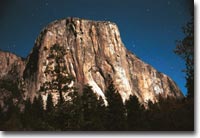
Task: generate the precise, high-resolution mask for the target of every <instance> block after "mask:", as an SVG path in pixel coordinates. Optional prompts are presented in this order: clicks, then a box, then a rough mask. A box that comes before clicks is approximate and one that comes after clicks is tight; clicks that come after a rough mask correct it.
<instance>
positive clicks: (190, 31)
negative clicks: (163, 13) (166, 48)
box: [175, 15, 194, 98]
mask: <svg viewBox="0 0 200 138" xmlns="http://www.w3.org/2000/svg"><path fill="white" fill-rule="evenodd" d="M183 32H184V34H185V35H186V36H185V38H184V39H183V40H179V41H177V46H176V49H175V53H176V54H177V55H179V56H180V57H181V58H183V59H184V60H185V65H186V69H185V70H184V71H185V73H186V88H187V91H188V95H187V96H188V98H194V15H192V19H191V21H190V22H188V23H187V24H186V26H184V27H183Z"/></svg>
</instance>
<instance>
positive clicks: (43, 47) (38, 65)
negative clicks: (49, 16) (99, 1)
mask: <svg viewBox="0 0 200 138" xmlns="http://www.w3.org/2000/svg"><path fill="white" fill-rule="evenodd" d="M56 46H57V47H56ZM54 48H57V49H59V50H60V52H62V53H64V54H63V56H62V57H60V59H59V62H60V61H62V64H63V67H65V70H66V71H65V72H62V74H63V75H66V76H69V75H71V76H73V77H74V80H73V81H72V82H70V83H69V84H68V85H69V87H72V86H75V87H77V88H78V89H80V90H81V88H82V87H83V85H84V84H88V85H90V86H91V87H92V89H93V91H94V92H95V93H97V94H98V95H100V96H102V98H103V99H106V98H105V94H104V93H105V90H106V88H107V87H108V85H109V83H110V81H112V82H113V84H114V86H115V88H116V89H117V90H118V92H119V93H120V95H121V97H122V99H123V100H124V101H125V100H126V99H128V98H129V96H130V95H136V96H137V97H138V98H139V100H140V102H141V103H145V102H147V101H148V100H151V101H157V98H158V96H159V95H161V96H163V97H168V96H169V97H174V98H182V97H183V94H182V93H181V91H180V89H179V88H178V87H177V85H176V84H175V82H174V81H173V80H172V79H171V78H169V77H168V76H166V75H165V74H163V73H160V72H158V71H157V70H156V69H154V68H153V67H152V66H151V65H149V64H147V63H145V62H143V61H142V60H140V59H139V58H138V57H137V56H136V55H134V54H132V53H131V52H129V51H128V50H127V49H126V48H125V46H124V44H123V42H122V40H121V37H120V33H119V30H118V27H117V25H116V24H114V23H112V22H109V21H92V20H85V19H79V18H67V19H62V20H56V21H54V22H52V23H50V24H49V25H47V26H46V27H45V28H44V29H43V30H42V32H41V33H40V35H39V37H38V38H37V40H36V41H35V45H34V47H33V49H32V51H31V53H30V55H29V56H28V57H27V59H26V61H23V62H22V63H21V61H20V62H19V61H18V60H19V59H18V58H17V59H16V62H19V63H20V64H19V65H20V69H23V70H21V71H20V72H23V75H21V74H20V75H18V76H21V78H23V79H22V80H23V84H24V85H23V89H24V96H25V97H29V98H33V97H34V96H35V95H37V94H38V93H39V91H41V87H42V86H43V84H44V83H46V82H50V81H52V80H53V78H54V77H55V76H54V74H53V73H52V71H53V70H56V66H55V65H56V64H58V62H56V61H58V59H56V58H55V57H53V55H56V54H57V53H55V52H56V49H54ZM53 53H54V54H53ZM0 54H1V55H2V52H1V53H0ZM1 55H0V56H1ZM50 55H52V56H51V57H50ZM9 58H11V57H8V58H7V59H5V58H1V59H0V60H1V62H0V68H2V67H4V70H5V71H7V69H5V68H8V69H10V67H9V66H4V63H5V64H7V60H8V59H9ZM61 59H62V60H61ZM59 64H60V63H59ZM22 65H23V66H24V67H21V66H22ZM47 69H49V70H50V72H49V73H48V72H47ZM5 73H6V72H5ZM5 73H4V74H5ZM2 74H3V73H2ZM2 74H1V75H0V77H1V78H2ZM4 76H5V75H4ZM1 78H0V79H1ZM42 94H43V98H44V99H45V98H46V96H47V93H42ZM52 95H53V99H54V100H55V101H56V100H57V99H58V98H59V95H58V93H56V92H52Z"/></svg>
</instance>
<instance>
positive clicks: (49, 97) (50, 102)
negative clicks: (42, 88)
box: [46, 93, 54, 113]
mask: <svg viewBox="0 0 200 138" xmlns="http://www.w3.org/2000/svg"><path fill="white" fill-rule="evenodd" d="M53 110H54V105H53V99H52V95H51V93H49V94H48V95H47V104H46V112H47V113H50V112H52V111H53Z"/></svg>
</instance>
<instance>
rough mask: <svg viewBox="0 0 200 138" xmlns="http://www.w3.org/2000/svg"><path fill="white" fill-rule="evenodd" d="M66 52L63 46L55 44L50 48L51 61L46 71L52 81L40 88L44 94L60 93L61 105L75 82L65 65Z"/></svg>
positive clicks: (48, 58) (49, 58)
mask: <svg viewBox="0 0 200 138" xmlns="http://www.w3.org/2000/svg"><path fill="white" fill-rule="evenodd" d="M65 55H66V50H65V49H64V47H63V46H59V45H58V44H54V45H53V46H52V47H51V48H50V53H49V56H48V57H47V60H48V61H49V62H48V64H47V65H46V69H45V71H44V73H45V75H46V77H50V78H51V81H46V82H44V83H43V85H42V86H41V88H40V91H42V92H58V93H59V97H60V103H63V102H64V99H63V93H66V92H68V91H69V90H70V88H69V87H68V86H69V84H70V83H71V82H72V81H73V80H74V78H73V76H72V75H70V74H68V73H67V69H66V65H65V59H64V57H65Z"/></svg>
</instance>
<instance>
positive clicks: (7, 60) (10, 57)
mask: <svg viewBox="0 0 200 138" xmlns="http://www.w3.org/2000/svg"><path fill="white" fill-rule="evenodd" d="M24 67H25V62H24V60H23V59H22V58H21V57H18V56H16V55H15V54H12V53H9V52H4V51H0V79H5V78H7V79H12V80H17V79H20V78H22V75H23V71H24Z"/></svg>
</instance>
